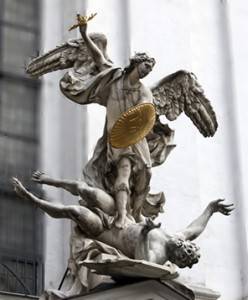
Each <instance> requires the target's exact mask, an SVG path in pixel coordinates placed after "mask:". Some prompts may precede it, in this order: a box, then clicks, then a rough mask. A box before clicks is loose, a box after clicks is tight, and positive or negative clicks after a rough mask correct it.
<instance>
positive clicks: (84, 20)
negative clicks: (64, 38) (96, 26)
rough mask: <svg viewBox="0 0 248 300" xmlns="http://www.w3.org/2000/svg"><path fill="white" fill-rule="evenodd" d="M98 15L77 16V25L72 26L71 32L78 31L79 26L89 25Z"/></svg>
mask: <svg viewBox="0 0 248 300" xmlns="http://www.w3.org/2000/svg"><path fill="white" fill-rule="evenodd" d="M96 15H97V13H94V14H91V15H89V16H81V15H80V14H77V23H76V24H74V25H72V26H71V27H70V28H69V31H71V30H73V29H76V28H77V27H79V26H82V25H85V24H87V23H88V22H89V21H90V20H92V19H93V18H94V17H95V16H96Z"/></svg>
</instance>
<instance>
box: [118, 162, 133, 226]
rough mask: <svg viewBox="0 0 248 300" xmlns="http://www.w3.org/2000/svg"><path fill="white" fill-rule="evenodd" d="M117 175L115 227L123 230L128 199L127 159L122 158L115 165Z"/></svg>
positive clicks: (129, 169) (128, 175)
mask: <svg viewBox="0 0 248 300" xmlns="http://www.w3.org/2000/svg"><path fill="white" fill-rule="evenodd" d="M117 174H118V175H117V178H116V181H115V201H116V208H117V213H118V216H117V219H116V221H115V225H116V227H118V228H123V227H124V225H125V219H126V217H127V206H128V205H129V199H130V189H129V178H130V175H131V162H130V160H129V159H128V158H126V157H123V158H121V159H120V161H119V162H118V165H117Z"/></svg>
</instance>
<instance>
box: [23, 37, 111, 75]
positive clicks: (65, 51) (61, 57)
mask: <svg viewBox="0 0 248 300" xmlns="http://www.w3.org/2000/svg"><path fill="white" fill-rule="evenodd" d="M89 36H90V38H91V39H92V40H93V41H94V43H95V44H96V45H97V46H98V48H99V49H100V50H101V51H102V53H103V55H104V56H105V58H106V59H107V60H109V58H108V56H107V53H106V47H107V39H106V36H105V35H104V34H101V33H91V34H89ZM79 59H80V61H86V62H87V61H88V62H89V61H90V60H91V56H90V54H89V52H88V50H87V47H86V46H85V43H84V40H83V39H74V40H70V41H68V42H66V43H64V44H62V45H61V46H58V47H56V48H55V49H52V50H51V51H49V52H47V53H45V54H43V55H41V56H39V57H37V58H34V59H33V60H32V61H31V62H30V63H29V64H28V66H27V68H26V72H27V73H28V74H29V75H30V76H32V77H39V76H41V75H44V74H46V73H49V72H53V71H57V70H64V69H68V68H72V67H73V65H74V63H75V62H76V61H77V60H79ZM109 61H110V60H109Z"/></svg>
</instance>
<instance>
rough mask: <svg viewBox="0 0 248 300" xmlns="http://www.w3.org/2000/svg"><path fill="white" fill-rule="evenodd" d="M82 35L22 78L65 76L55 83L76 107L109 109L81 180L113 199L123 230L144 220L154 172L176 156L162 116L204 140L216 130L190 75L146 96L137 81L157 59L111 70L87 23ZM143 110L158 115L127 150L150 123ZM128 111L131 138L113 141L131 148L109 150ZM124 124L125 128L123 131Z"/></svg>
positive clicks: (101, 42)
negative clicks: (185, 124) (183, 123)
mask: <svg viewBox="0 0 248 300" xmlns="http://www.w3.org/2000/svg"><path fill="white" fill-rule="evenodd" d="M79 29H80V33H81V35H82V38H80V39H75V40H71V41H68V42H67V43H65V44H63V45H62V46H60V47H57V48H55V49H53V50H52V51H50V52H48V53H46V54H44V55H42V56H40V57H38V58H35V59H34V60H33V61H31V63H30V64H29V65H28V68H27V73H28V74H30V75H31V76H33V77H39V76H41V75H43V74H46V73H48V72H52V71H56V70H63V69H69V71H67V73H66V74H65V75H64V76H63V78H62V79H61V81H60V88H61V91H62V92H63V94H64V95H65V96H66V97H67V98H68V99H70V100H72V101H74V102H76V103H78V104H81V105H84V104H90V103H98V104H100V105H102V106H104V107H106V124H105V128H104V132H103V136H102V137H101V138H100V139H99V141H98V142H97V145H96V148H95V151H94V155H93V157H92V159H91V160H90V161H89V162H88V164H87V165H86V167H85V169H84V171H83V174H84V176H83V177H84V181H85V182H86V183H87V184H88V185H89V186H92V187H95V188H99V189H102V190H104V191H105V192H107V193H108V194H109V195H110V196H111V197H113V198H114V200H115V204H116V209H117V217H116V218H115V226H116V227H118V228H123V227H124V226H125V222H126V218H129V219H132V218H134V219H135V221H136V222H139V221H141V220H142V219H143V216H142V209H143V206H144V201H145V200H144V199H147V197H148V196H149V194H148V193H149V182H150V178H151V168H152V167H154V166H158V165H160V164H162V163H163V162H164V161H165V159H166V157H167V155H168V154H169V152H170V150H171V149H173V144H172V140H173V135H174V132H173V131H172V130H171V129H170V128H169V127H168V125H164V124H162V123H161V122H160V120H159V116H161V115H165V117H166V118H167V119H168V120H170V121H172V120H175V119H177V117H178V116H179V115H180V114H181V113H182V112H184V113H185V114H186V115H187V116H188V117H189V118H190V119H191V120H192V122H193V123H194V125H195V126H196V127H197V129H198V130H199V131H200V133H201V134H202V135H203V136H204V137H210V136H213V135H214V133H215V132H216V129H217V126H218V125H217V121H216V116H215V113H214V110H213V108H212V106H211V104H210V102H209V100H208V99H207V98H206V97H205V95H204V92H203V89H202V88H201V86H200V85H199V83H198V81H197V79H196V76H195V75H194V74H193V73H190V72H187V71H182V70H181V71H178V72H176V73H174V74H171V75H169V76H167V77H164V78H163V79H161V80H160V81H159V82H158V83H157V84H155V85H154V86H153V87H152V88H148V87H146V86H145V85H144V84H143V83H142V82H141V79H142V78H144V77H145V76H147V75H148V74H149V73H150V72H151V71H152V69H153V67H154V65H155V59H154V58H151V57H149V56H148V55H147V54H146V53H136V54H135V55H134V56H133V57H132V58H131V59H130V64H129V65H128V66H127V67H126V68H124V69H122V68H120V67H115V66H114V65H113V63H112V61H111V60H110V59H109V57H108V55H107V39H106V37H105V35H104V34H100V33H92V34H88V33H87V22H84V23H82V24H79ZM144 104H145V105H144ZM148 104H150V105H151V104H152V106H153V107H154V108H155V113H156V115H150V119H152V118H153V119H155V124H154V123H153V124H154V126H153V128H152V129H151V131H150V132H149V133H148V135H146V136H145V137H143V136H142V135H139V137H140V138H139V139H138V140H137V139H136V140H135V143H132V141H131V140H132V133H134V132H135V133H137V132H138V133H140V131H141V129H142V128H143V127H142V126H144V125H145V123H146V122H149V120H147V119H145V117H144V115H145V109H144V108H146V107H147V105H148ZM132 108H133V109H134V111H135V112H136V115H135V118H134V119H132V120H129V123H130V122H131V124H129V125H130V128H131V131H126V132H125V131H124V133H122V135H121V134H120V136H119V137H118V138H119V141H120V142H121V141H124V140H128V141H130V143H127V144H125V145H124V146H114V145H113V143H111V139H110V137H111V133H112V131H113V128H114V126H115V124H116V122H117V121H118V120H119V119H120V118H121V117H122V116H123V114H125V112H127V111H128V110H130V109H131V110H132ZM127 123H128V121H127V120H126V123H125V125H126V126H127ZM124 128H126V127H125V126H124Z"/></svg>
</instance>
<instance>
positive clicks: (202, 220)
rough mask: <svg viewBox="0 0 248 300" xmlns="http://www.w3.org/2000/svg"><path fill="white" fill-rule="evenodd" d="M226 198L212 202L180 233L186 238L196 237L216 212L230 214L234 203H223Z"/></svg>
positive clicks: (192, 238)
mask: <svg viewBox="0 0 248 300" xmlns="http://www.w3.org/2000/svg"><path fill="white" fill-rule="evenodd" d="M223 201H224V199H218V200H214V201H212V202H210V203H209V204H208V206H207V207H206V208H205V210H204V211H203V213H202V214H201V215H200V216H199V217H198V218H197V219H196V220H194V221H193V222H192V223H190V225H189V226H188V227H187V228H186V229H185V230H183V231H181V232H180V233H179V235H180V236H182V238H183V239H185V240H190V241H192V240H194V239H196V238H197V237H198V236H199V235H200V234H201V233H202V232H203V231H204V229H205V228H206V226H207V224H208V221H209V220H210V218H211V217H212V215H213V214H214V213H216V212H220V213H221V214H223V215H226V216H229V215H230V214H231V211H232V210H233V209H234V207H233V204H223V203H222V202H223Z"/></svg>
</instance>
